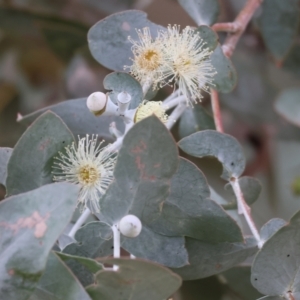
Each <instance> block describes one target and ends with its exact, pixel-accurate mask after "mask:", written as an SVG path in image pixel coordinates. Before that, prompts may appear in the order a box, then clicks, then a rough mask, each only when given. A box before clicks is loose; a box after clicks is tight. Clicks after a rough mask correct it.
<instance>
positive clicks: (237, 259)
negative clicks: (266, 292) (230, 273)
mask: <svg viewBox="0 0 300 300" xmlns="http://www.w3.org/2000/svg"><path fill="white" fill-rule="evenodd" d="M185 246H186V248H187V251H188V253H189V263H190V264H189V265H188V266H184V267H182V268H179V269H172V270H173V271H174V272H175V273H177V274H178V275H180V276H181V277H182V279H183V280H194V279H200V278H205V277H209V276H211V275H214V274H218V273H220V272H223V271H226V270H227V269H230V268H232V267H234V266H236V265H238V264H240V263H242V262H243V261H244V260H245V259H246V258H248V257H250V256H252V255H253V254H254V253H255V252H256V251H257V246H256V241H255V240H254V239H253V238H246V239H245V242H244V243H219V244H209V243H204V242H202V241H199V240H195V239H191V238H186V244H185Z"/></svg>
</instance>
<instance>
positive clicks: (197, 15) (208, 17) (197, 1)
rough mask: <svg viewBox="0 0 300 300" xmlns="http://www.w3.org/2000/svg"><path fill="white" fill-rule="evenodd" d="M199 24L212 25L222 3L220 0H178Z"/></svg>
mask: <svg viewBox="0 0 300 300" xmlns="http://www.w3.org/2000/svg"><path fill="white" fill-rule="evenodd" d="M178 2H179V4H180V5H181V6H182V7H183V8H184V10H185V11H186V12H187V13H188V14H189V15H190V16H191V18H192V19H193V20H194V21H195V22H196V24H197V25H212V24H214V23H215V22H216V20H217V18H218V15H219V12H220V4H219V1H218V0H208V1H207V0H178Z"/></svg>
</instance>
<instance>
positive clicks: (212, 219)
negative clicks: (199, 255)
mask: <svg viewBox="0 0 300 300" xmlns="http://www.w3.org/2000/svg"><path fill="white" fill-rule="evenodd" d="M209 197H210V191H209V187H208V184H207V181H206V178H205V177H204V175H203V173H202V172H201V171H200V170H199V169H198V168H197V167H196V166H195V165H194V164H192V163H191V162H189V161H188V160H186V159H183V158H181V159H180V162H179V166H178V169H177V172H176V173H175V175H174V176H173V177H172V179H171V187H170V194H169V196H168V197H167V199H166V200H165V201H164V202H163V205H162V206H161V207H157V209H155V207H154V208H153V210H152V211H151V213H150V214H149V217H148V218H149V219H150V220H151V222H148V226H149V227H150V228H151V229H152V230H154V231H155V232H158V233H160V234H163V235H168V236H189V237H192V238H195V239H199V240H202V241H206V242H239V241H243V237H242V233H241V230H240V228H239V227H238V225H237V224H236V222H235V221H234V220H233V219H232V218H231V217H229V216H228V215H227V213H226V212H225V211H224V210H223V209H222V208H221V207H220V206H219V205H218V204H217V203H215V202H214V201H212V200H210V199H209ZM148 205H149V206H150V205H151V203H149V204H148Z"/></svg>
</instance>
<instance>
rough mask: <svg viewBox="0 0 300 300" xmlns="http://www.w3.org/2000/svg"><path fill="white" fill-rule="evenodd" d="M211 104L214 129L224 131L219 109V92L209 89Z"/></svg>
mask: <svg viewBox="0 0 300 300" xmlns="http://www.w3.org/2000/svg"><path fill="white" fill-rule="evenodd" d="M211 106H212V111H213V115H214V121H215V125H216V130H217V131H219V132H224V129H223V123H222V116H221V109H220V101H219V94H218V92H217V91H215V90H213V89H211Z"/></svg>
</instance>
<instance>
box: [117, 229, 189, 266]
mask: <svg viewBox="0 0 300 300" xmlns="http://www.w3.org/2000/svg"><path fill="white" fill-rule="evenodd" d="M184 243H185V240H184V237H178V236H165V235H161V234H158V233H156V232H153V231H152V230H150V229H149V228H148V227H147V226H144V225H143V228H142V232H141V233H140V235H139V236H137V237H136V238H127V237H124V236H122V248H124V249H125V250H126V251H128V252H129V253H132V254H133V255H135V256H136V257H140V258H144V259H148V260H151V261H154V262H157V263H159V264H162V265H165V266H167V267H173V268H179V267H183V266H185V265H187V264H188V263H189V257H188V253H187V250H186V248H185V245H184Z"/></svg>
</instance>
